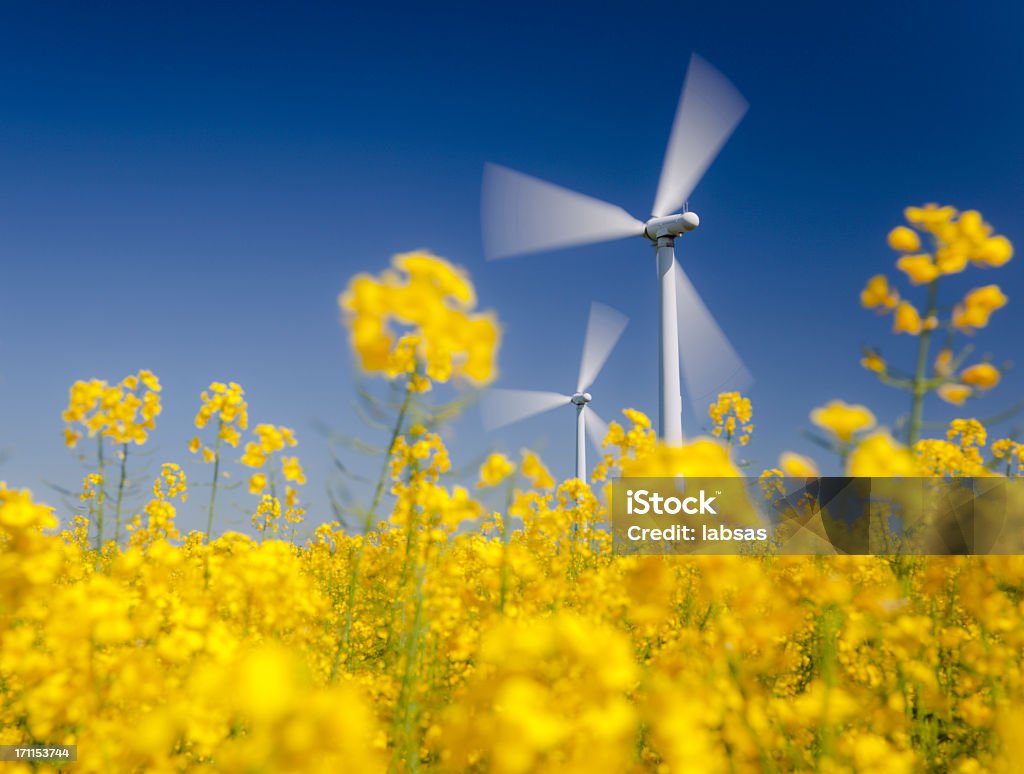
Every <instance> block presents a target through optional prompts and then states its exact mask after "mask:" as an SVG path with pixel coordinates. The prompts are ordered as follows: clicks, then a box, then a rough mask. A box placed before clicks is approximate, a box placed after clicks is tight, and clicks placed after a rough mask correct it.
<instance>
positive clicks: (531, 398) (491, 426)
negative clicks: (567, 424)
mask: <svg viewBox="0 0 1024 774" xmlns="http://www.w3.org/2000/svg"><path fill="white" fill-rule="evenodd" d="M570 400H571V398H570V397H569V396H568V395H561V394H559V393H557V392H537V391H534V390H491V391H490V392H489V393H488V394H487V397H485V398H484V401H483V404H482V406H481V412H482V413H483V420H484V427H485V428H486V429H487V430H496V429H497V428H499V427H504V426H505V425H510V424H512V423H513V422H518V421H519V420H520V419H526V418H527V417H532V416H533V415H534V414H540V413H543V412H545V411H549V410H551V409H553V408H556V407H558V406H565V405H566V404H568V403H569V401H570Z"/></svg>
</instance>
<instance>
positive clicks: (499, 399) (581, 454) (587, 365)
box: [482, 302, 627, 481]
mask: <svg viewBox="0 0 1024 774" xmlns="http://www.w3.org/2000/svg"><path fill="white" fill-rule="evenodd" d="M626 323H627V320H626V317H625V315H623V314H621V313H619V312H616V311H615V310H614V309H612V308H611V307H608V306H605V305H604V304H599V303H597V302H594V303H592V304H591V305H590V318H589V319H588V320H587V333H586V337H585V338H584V340H583V357H582V358H581V359H580V373H579V378H578V379H577V381H576V392H574V393H573V394H572V395H565V394H563V393H559V392H539V391H535V390H491V391H490V392H488V394H487V396H486V397H485V398H484V401H483V404H482V410H483V420H484V427H485V428H486V429H487V430H496V429H497V428H499V427H503V426H505V425H510V424H512V423H513V422H518V421H520V420H522V419H527V418H528V417H532V416H536V415H537V414H541V413H543V412H545V411H550V410H551V409H553V408H557V407H558V406H567V405H570V404H571V405H574V406H575V407H576V478H578V479H580V480H581V481H586V480H587V436H588V435H589V436H590V440H591V441H592V442H593V443H594V445H595V446H597V447H598V448H599V449H600V448H601V444H602V443H603V441H604V439H605V437H606V436H607V435H608V423H607V422H605V421H604V420H603V419H601V417H600V416H598V414H597V412H596V411H594V409H592V408H590V405H589V404H590V402H591V401H592V400H593V397H592V396H591V394H590V393H589V392H587V390H588V389H589V388H590V386H591V385H592V384H593V383H594V382H595V381H596V380H597V377H598V375H599V374H600V373H601V369H602V368H603V367H604V364H605V363H606V362H607V361H608V356H609V355H611V353H612V350H613V349H614V348H615V344H616V343H617V342H618V340H619V337H620V336H622V331H623V330H625V328H626ZM588 415H589V417H588Z"/></svg>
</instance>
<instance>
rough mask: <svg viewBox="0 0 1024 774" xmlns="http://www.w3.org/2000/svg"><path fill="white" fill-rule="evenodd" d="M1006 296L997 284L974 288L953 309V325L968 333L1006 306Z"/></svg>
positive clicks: (984, 324)
mask: <svg viewBox="0 0 1024 774" xmlns="http://www.w3.org/2000/svg"><path fill="white" fill-rule="evenodd" d="M1006 302H1007V298H1006V295H1005V294H1004V293H1003V291H1002V290H1001V289H1000V287H999V286H998V285H985V286H984V287H980V288H975V289H974V290H971V291H970V292H968V293H967V295H966V296H964V300H963V301H962V302H961V303H959V304H957V305H956V307H955V308H954V309H953V326H954V327H956V328H958V329H960V330H962V331H964V332H966V333H970V332H971V331H972V330H973V329H978V328H984V327H985V326H986V325H988V320H989V317H991V316H992V313H993V312H994V311H996V310H997V309H1002V308H1003V307H1004V306H1006Z"/></svg>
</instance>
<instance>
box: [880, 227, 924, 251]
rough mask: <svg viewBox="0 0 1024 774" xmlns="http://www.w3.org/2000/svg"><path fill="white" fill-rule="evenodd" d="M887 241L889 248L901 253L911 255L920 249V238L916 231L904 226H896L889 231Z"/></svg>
mask: <svg viewBox="0 0 1024 774" xmlns="http://www.w3.org/2000/svg"><path fill="white" fill-rule="evenodd" d="M887 241H888V243H889V247H891V248H892V249H893V250H899V251H900V252H901V253H912V252H913V251H914V250H920V249H921V238H920V237H919V236H918V235H917V232H916V231H914V230H913V229H909V228H907V227H906V226H897V227H896V228H894V229H893V230H892V231H890V232H889V236H888V238H887Z"/></svg>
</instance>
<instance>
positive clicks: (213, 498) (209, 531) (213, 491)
mask: <svg viewBox="0 0 1024 774" xmlns="http://www.w3.org/2000/svg"><path fill="white" fill-rule="evenodd" d="M223 430H224V420H223V419H221V420H219V422H218V424H217V445H216V446H215V447H214V450H213V485H212V487H211V488H210V512H209V514H208V516H207V518H206V542H207V543H209V542H211V541H212V540H213V509H214V505H215V504H216V502H217V482H218V481H219V480H220V437H221V433H222V431H223Z"/></svg>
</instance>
